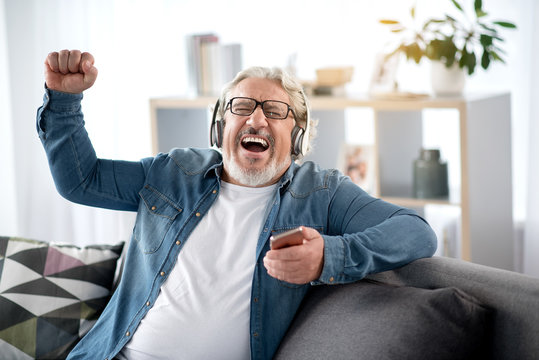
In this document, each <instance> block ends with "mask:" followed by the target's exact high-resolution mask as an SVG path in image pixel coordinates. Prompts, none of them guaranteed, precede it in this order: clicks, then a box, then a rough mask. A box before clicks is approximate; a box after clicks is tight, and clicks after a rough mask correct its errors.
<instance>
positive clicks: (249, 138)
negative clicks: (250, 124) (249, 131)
mask: <svg viewBox="0 0 539 360" xmlns="http://www.w3.org/2000/svg"><path fill="white" fill-rule="evenodd" d="M242 142H243V143H248V142H255V143H259V144H260V145H262V146H264V147H266V148H267V147H268V142H267V141H266V140H264V139H263V138H259V137H252V136H247V137H246V138H244V139H243V141H242Z"/></svg>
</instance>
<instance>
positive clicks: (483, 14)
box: [475, 10, 488, 18]
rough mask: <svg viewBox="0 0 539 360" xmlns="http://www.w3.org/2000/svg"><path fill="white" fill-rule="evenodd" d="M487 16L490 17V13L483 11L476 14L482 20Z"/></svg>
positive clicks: (477, 11)
mask: <svg viewBox="0 0 539 360" xmlns="http://www.w3.org/2000/svg"><path fill="white" fill-rule="evenodd" d="M487 15H488V13H486V12H484V11H483V10H476V12H475V16H477V17H478V18H482V17H485V16H487Z"/></svg>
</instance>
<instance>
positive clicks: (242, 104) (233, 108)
mask: <svg viewBox="0 0 539 360" xmlns="http://www.w3.org/2000/svg"><path fill="white" fill-rule="evenodd" d="M258 105H260V107H261V108H262V111H263V112H264V115H266V117H268V118H269V119H277V120H283V119H286V118H287V117H288V113H289V111H292V114H293V115H294V117H296V114H295V113H294V110H292V108H291V107H290V105H288V104H287V103H285V102H282V101H278V100H264V101H262V102H261V101H258V100H255V99H251V98H248V97H235V98H232V99H230V101H229V102H228V105H227V107H226V108H227V109H230V112H231V113H232V114H234V115H240V116H249V115H251V114H252V113H254V111H255V109H256V107H257V106H258Z"/></svg>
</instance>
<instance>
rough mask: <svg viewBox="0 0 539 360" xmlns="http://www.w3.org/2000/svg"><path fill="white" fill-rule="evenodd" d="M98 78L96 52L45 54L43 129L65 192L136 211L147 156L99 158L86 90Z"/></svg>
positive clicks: (51, 162) (74, 198)
mask: <svg viewBox="0 0 539 360" xmlns="http://www.w3.org/2000/svg"><path fill="white" fill-rule="evenodd" d="M96 78H97V69H96V68H95V67H94V58H93V56H92V55H91V54H89V53H81V52H80V51H78V50H71V51H68V50H62V51H60V52H52V53H50V54H49V55H48V56H47V58H46V60H45V80H46V93H45V95H44V103H43V106H41V107H40V108H39V110H38V113H37V131H38V134H39V137H40V139H41V142H42V143H43V147H44V148H45V152H46V153H47V158H48V160H49V166H50V169H51V173H52V176H53V178H54V182H55V184H56V188H57V189H58V192H59V193H60V194H61V195H62V196H63V197H65V198H66V199H68V200H70V201H73V202H76V203H80V204H84V205H90V206H96V207H103V208H108V209H116V210H130V211H136V210H137V208H138V202H139V196H138V191H139V190H140V189H141V188H142V186H143V183H144V180H145V171H144V168H143V165H142V162H129V161H113V160H106V159H98V158H97V156H96V153H95V151H94V148H93V146H92V143H91V141H90V139H89V137H88V133H87V132H86V129H85V128H84V117H83V114H82V111H81V100H82V97H83V95H82V91H84V90H86V89H88V88H90V87H91V86H92V85H93V84H94V82H95V80H96Z"/></svg>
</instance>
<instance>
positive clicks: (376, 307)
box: [275, 280, 491, 360]
mask: <svg viewBox="0 0 539 360" xmlns="http://www.w3.org/2000/svg"><path fill="white" fill-rule="evenodd" d="M490 312H491V311H490V310H489V309H487V308H486V307H484V306H482V305H481V304H480V303H479V302H478V301H477V300H476V299H474V298H473V297H471V296H469V295H467V294H466V293H464V292H463V291H460V290H459V289H457V288H442V289H435V290H429V289H420V288H414V287H397V286H392V285H387V284H383V283H377V282H374V281H367V280H363V281H360V282H357V283H353V284H347V285H336V286H319V287H315V288H313V289H312V292H311V293H310V294H309V296H308V297H307V298H306V300H305V302H304V303H303V304H302V307H301V308H300V310H299V312H298V314H297V315H296V318H295V320H294V322H293V323H292V325H291V327H290V329H289V330H288V333H287V335H286V336H285V338H284V340H283V342H282V343H281V345H280V348H279V349H278V351H277V354H276V357H275V358H276V359H295V360H299V359H399V360H402V359H438V360H440V359H479V358H482V357H483V356H484V351H486V350H485V348H486V346H485V341H487V340H486V339H487V338H488V334H487V332H488V329H489V319H490Z"/></svg>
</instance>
